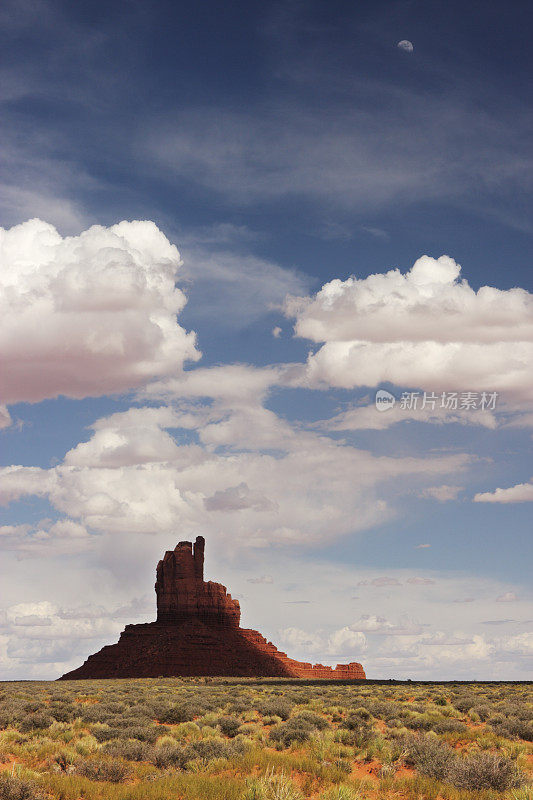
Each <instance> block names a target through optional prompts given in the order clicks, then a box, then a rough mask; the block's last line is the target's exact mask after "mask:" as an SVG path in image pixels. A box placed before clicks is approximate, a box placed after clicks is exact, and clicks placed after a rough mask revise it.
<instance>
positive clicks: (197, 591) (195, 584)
mask: <svg viewBox="0 0 533 800" xmlns="http://www.w3.org/2000/svg"><path fill="white" fill-rule="evenodd" d="M204 547H205V540H204V538H203V537H202V536H198V537H197V539H196V541H195V543H194V546H193V545H192V543H191V542H179V544H178V545H177V546H176V548H175V549H174V550H169V551H167V552H166V553H165V555H164V557H163V558H162V559H161V561H160V562H159V564H158V565H157V579H156V584H155V591H156V595H157V620H156V622H149V623H146V624H141V625H126V628H125V630H124V631H123V632H122V633H121V635H120V639H119V641H118V642H117V643H116V644H113V645H108V646H106V647H103V648H102V649H101V650H100V651H99V652H98V653H95V654H94V655H92V656H89V658H88V659H87V661H86V662H85V663H84V664H83V665H82V666H81V667H78V669H75V670H73V671H72V672H67V673H66V674H65V675H63V676H62V677H61V679H60V680H75V679H88V678H150V677H172V676H194V675H198V676H200V675H206V676H207V675H211V676H216V675H218V676H235V677H280V678H291V677H292V678H310V679H317V678H319V679H324V678H326V679H328V678H329V679H344V680H350V679H351V680H353V679H358V680H362V679H364V678H365V673H364V670H363V668H362V666H361V664H359V663H357V662H351V663H350V664H338V665H337V666H336V667H335V669H333V668H332V667H327V666H323V665H322V664H314V665H313V664H310V663H305V662H301V661H295V660H294V659H292V658H289V657H288V656H287V654H286V653H283V652H281V651H279V650H278V649H277V648H276V647H275V646H274V645H273V644H272V642H268V641H267V640H266V639H265V638H264V636H261V634H260V633H258V632H257V631H254V630H251V629H247V628H241V627H240V618H241V610H240V606H239V603H238V601H237V600H234V599H233V598H232V596H231V595H230V594H228V593H227V591H226V587H225V586H222V584H220V583H213V581H204Z"/></svg>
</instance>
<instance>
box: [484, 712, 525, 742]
mask: <svg viewBox="0 0 533 800" xmlns="http://www.w3.org/2000/svg"><path fill="white" fill-rule="evenodd" d="M491 728H492V729H493V731H494V732H495V733H497V734H498V735H499V736H506V737H509V738H517V739H523V740H524V741H526V742H533V723H531V722H529V721H528V720H524V719H518V718H517V717H507V718H505V719H503V720H502V721H501V722H499V721H498V722H494V721H492V720H491Z"/></svg>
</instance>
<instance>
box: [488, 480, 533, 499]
mask: <svg viewBox="0 0 533 800" xmlns="http://www.w3.org/2000/svg"><path fill="white" fill-rule="evenodd" d="M531 502H533V482H531V483H518V484H516V486H510V487H509V488H508V489H495V490H494V491H493V492H478V494H476V495H475V497H474V503H531Z"/></svg>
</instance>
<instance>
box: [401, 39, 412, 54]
mask: <svg viewBox="0 0 533 800" xmlns="http://www.w3.org/2000/svg"><path fill="white" fill-rule="evenodd" d="M397 47H398V49H399V50H403V51H404V52H405V53H412V52H413V50H414V47H413V43H412V42H410V41H409V39H402V41H401V42H398V45H397Z"/></svg>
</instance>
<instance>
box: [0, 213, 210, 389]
mask: <svg viewBox="0 0 533 800" xmlns="http://www.w3.org/2000/svg"><path fill="white" fill-rule="evenodd" d="M0 260H1V261H2V276H1V278H0V281H1V286H0V288H1V300H0V312H1V314H2V319H3V325H2V336H1V338H0V353H1V357H2V361H3V362H4V369H5V376H4V378H3V381H2V401H3V402H5V403H13V402H17V401H24V400H25V401H30V402H36V401H39V400H43V399H45V398H50V397H57V396H58V395H60V394H64V395H67V396H68V397H78V398H80V397H86V396H96V395H104V394H110V393H113V392H124V391H126V390H128V389H132V388H136V387H139V386H142V385H144V384H145V383H147V382H148V381H149V380H151V379H154V378H157V377H159V378H161V377H164V376H168V375H175V374H176V373H178V372H180V370H181V369H182V366H183V363H184V361H186V360H196V359H198V358H199V355H200V354H199V353H198V350H197V349H196V346H195V335H194V334H193V333H187V332H186V331H185V330H184V329H183V328H182V327H180V326H179V325H178V324H177V322H176V315H177V314H178V312H179V311H181V309H182V308H183V306H184V305H185V302H186V300H185V296H184V294H183V292H181V291H180V290H179V289H177V288H176V287H175V285H174V282H175V280H176V275H177V271H178V268H179V266H180V256H179V253H178V250H177V249H176V247H175V246H174V245H172V244H170V242H169V241H168V239H167V238H166V237H165V236H164V234H163V233H161V231H160V230H159V229H158V228H157V226H156V225H155V224H154V223H153V222H120V223H119V224H117V225H113V226H112V227H110V228H104V227H101V226H98V225H95V226H93V227H92V228H90V229H89V230H87V231H85V232H83V233H82V234H80V235H79V236H72V237H67V238H62V237H61V236H60V234H59V233H58V232H57V230H56V229H55V228H54V227H53V226H52V225H49V224H47V223H45V222H42V221H41V220H38V219H33V220H29V221H28V222H25V223H23V224H21V225H17V226H15V227H13V228H11V229H9V230H5V229H3V228H2V229H0Z"/></svg>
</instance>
